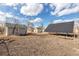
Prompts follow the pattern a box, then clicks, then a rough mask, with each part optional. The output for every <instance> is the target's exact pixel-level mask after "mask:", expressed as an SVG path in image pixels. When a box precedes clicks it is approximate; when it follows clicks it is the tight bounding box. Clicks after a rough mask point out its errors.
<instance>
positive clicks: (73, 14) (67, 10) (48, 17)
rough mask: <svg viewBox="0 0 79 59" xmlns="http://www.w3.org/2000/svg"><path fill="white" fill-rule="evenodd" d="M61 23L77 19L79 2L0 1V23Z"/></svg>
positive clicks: (78, 18) (36, 24) (37, 24)
mask: <svg viewBox="0 0 79 59" xmlns="http://www.w3.org/2000/svg"><path fill="white" fill-rule="evenodd" d="M15 20H17V21H16V23H20V24H25V25H26V24H27V22H28V21H29V22H31V23H33V24H34V26H39V25H40V24H41V23H43V25H44V26H48V25H49V24H50V23H61V22H69V21H73V20H74V21H76V20H79V3H0V23H5V22H10V23H15Z"/></svg>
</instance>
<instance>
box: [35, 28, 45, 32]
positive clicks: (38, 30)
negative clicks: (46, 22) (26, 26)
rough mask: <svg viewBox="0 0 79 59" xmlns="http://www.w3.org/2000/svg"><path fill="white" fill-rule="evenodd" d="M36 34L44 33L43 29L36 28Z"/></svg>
mask: <svg viewBox="0 0 79 59" xmlns="http://www.w3.org/2000/svg"><path fill="white" fill-rule="evenodd" d="M34 32H35V33H42V32H44V29H43V28H42V27H35V28H34Z"/></svg>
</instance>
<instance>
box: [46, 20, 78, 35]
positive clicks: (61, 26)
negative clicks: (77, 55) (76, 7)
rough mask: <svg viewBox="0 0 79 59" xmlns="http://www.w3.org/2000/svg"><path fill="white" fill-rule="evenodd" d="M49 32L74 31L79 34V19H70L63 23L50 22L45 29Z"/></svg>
mask: <svg viewBox="0 0 79 59" xmlns="http://www.w3.org/2000/svg"><path fill="white" fill-rule="evenodd" d="M45 32H49V33H58V34H60V33H67V34H68V33H73V34H79V21H70V22H63V23H55V24H49V25H48V26H47V28H46V29H45Z"/></svg>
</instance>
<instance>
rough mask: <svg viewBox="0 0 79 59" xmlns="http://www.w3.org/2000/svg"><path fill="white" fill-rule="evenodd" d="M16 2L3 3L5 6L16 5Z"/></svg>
mask: <svg viewBox="0 0 79 59" xmlns="http://www.w3.org/2000/svg"><path fill="white" fill-rule="evenodd" d="M17 4H18V3H4V5H7V6H16V5H17Z"/></svg>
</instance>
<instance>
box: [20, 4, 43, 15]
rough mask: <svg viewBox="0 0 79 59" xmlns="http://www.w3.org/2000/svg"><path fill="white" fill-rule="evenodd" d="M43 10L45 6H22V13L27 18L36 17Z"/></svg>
mask: <svg viewBox="0 0 79 59" xmlns="http://www.w3.org/2000/svg"><path fill="white" fill-rule="evenodd" d="M42 10H43V4H38V3H36V4H26V5H25V6H22V8H21V13H22V14H23V15H27V16H36V15H38V14H39V13H40V12H41V11H42Z"/></svg>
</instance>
